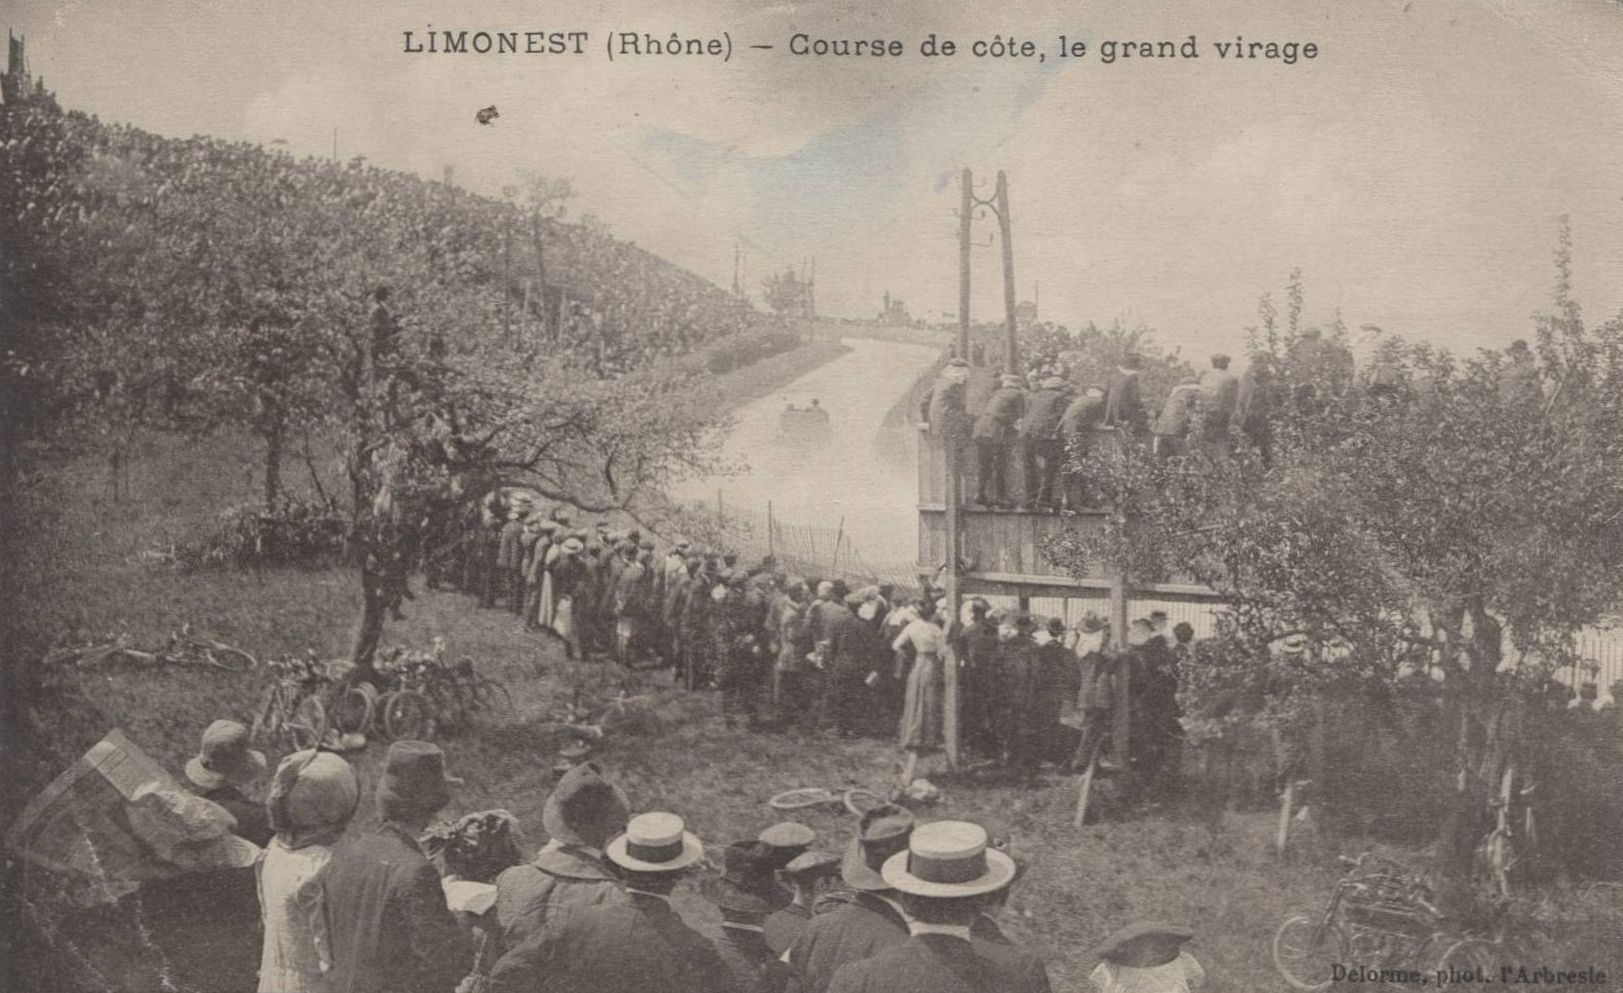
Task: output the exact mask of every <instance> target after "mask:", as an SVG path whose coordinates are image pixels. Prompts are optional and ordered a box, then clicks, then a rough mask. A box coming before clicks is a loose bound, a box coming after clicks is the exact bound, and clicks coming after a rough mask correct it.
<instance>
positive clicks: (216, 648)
mask: <svg viewBox="0 0 1623 993" xmlns="http://www.w3.org/2000/svg"><path fill="white" fill-rule="evenodd" d="M203 661H204V662H206V663H207V664H209V665H212V666H214V667H215V668H216V669H224V670H225V671H226V672H247V671H248V670H249V669H252V668H254V667H255V666H257V665H259V660H258V659H256V658H254V657H253V656H252V655H249V654H248V653H247V652H245V651H243V650H242V649H240V648H232V647H231V646H230V645H220V644H214V645H209V646H207V647H206V648H204V649H203Z"/></svg>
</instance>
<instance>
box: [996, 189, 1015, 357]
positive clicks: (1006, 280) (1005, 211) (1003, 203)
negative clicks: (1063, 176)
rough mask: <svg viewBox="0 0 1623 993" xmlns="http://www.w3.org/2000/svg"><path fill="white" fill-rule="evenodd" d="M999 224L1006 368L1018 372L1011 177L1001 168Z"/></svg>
mask: <svg viewBox="0 0 1623 993" xmlns="http://www.w3.org/2000/svg"><path fill="white" fill-rule="evenodd" d="M997 225H998V229H999V231H1001V232H1002V234H1003V318H1004V321H1005V322H1006V323H1007V325H1008V333H1009V345H1008V353H1009V354H1008V359H1007V363H1008V364H1007V366H1006V368H1007V369H1008V371H1009V372H1011V373H1016V374H1018V373H1019V371H1020V329H1019V328H1018V327H1016V326H1015V320H1014V244H1013V242H1011V241H1010V240H1009V237H1010V236H1009V179H1008V177H1007V176H1005V175H1004V174H1003V170H1001V169H999V170H998V173H997Z"/></svg>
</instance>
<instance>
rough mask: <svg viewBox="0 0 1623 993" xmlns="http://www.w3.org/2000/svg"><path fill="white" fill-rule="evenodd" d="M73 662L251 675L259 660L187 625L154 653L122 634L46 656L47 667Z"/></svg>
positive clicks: (95, 666)
mask: <svg viewBox="0 0 1623 993" xmlns="http://www.w3.org/2000/svg"><path fill="white" fill-rule="evenodd" d="M70 663H71V664H72V665H73V666H74V667H76V668H78V669H82V670H86V671H90V670H94V669H99V668H102V667H104V666H113V665H119V664H127V665H135V666H145V667H151V666H159V665H184V666H197V667H201V668H213V669H223V670H225V671H226V672H247V671H248V670H249V669H252V668H254V667H255V666H257V665H258V664H259V661H258V660H257V659H255V658H254V657H253V656H252V655H250V654H249V653H247V652H245V651H243V650H242V649H240V648H237V647H235V646H233V645H228V644H226V643H225V642H223V641H219V640H217V639H215V638H210V637H208V636H206V635H201V634H198V633H196V632H194V631H193V630H192V626H191V624H190V623H186V624H182V625H181V626H180V630H179V631H177V632H175V633H174V634H171V635H170V636H169V640H168V641H166V642H164V643H163V644H162V645H160V646H159V647H157V648H154V649H150V650H146V649H140V648H136V647H135V646H134V645H133V644H131V642H130V637H129V635H128V634H119V635H113V636H110V637H109V638H108V639H107V640H106V641H102V642H96V643H92V644H88V645H64V646H62V647H60V648H54V649H52V650H51V651H49V652H47V653H46V654H45V664H46V665H47V666H57V665H67V664H70Z"/></svg>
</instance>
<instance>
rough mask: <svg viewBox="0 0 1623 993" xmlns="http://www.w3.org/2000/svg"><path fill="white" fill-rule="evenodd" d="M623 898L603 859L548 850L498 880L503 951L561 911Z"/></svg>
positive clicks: (571, 851)
mask: <svg viewBox="0 0 1623 993" xmlns="http://www.w3.org/2000/svg"><path fill="white" fill-rule="evenodd" d="M624 900H625V891H624V890H622V889H620V884H619V878H618V877H617V876H615V874H614V872H613V871H612V870H611V869H610V868H609V866H608V864H607V863H606V862H604V861H603V860H602V859H600V858H597V857H596V856H593V855H592V854H590V853H589V852H586V851H585V850H583V849H579V848H554V849H547V850H544V851H542V852H541V853H540V854H538V855H537V856H536V857H535V858H534V859H533V860H531V861H530V862H527V863H525V864H524V865H515V866H513V867H512V868H510V869H507V870H505V871H503V872H502V874H501V875H500V876H497V877H496V907H495V912H496V930H497V934H498V936H499V937H500V939H501V942H502V947H503V948H507V949H510V948H516V947H517V946H518V945H519V944H520V943H521V942H523V941H524V939H526V938H528V937H529V936H530V935H532V934H535V933H536V932H537V931H540V930H541V928H542V926H543V925H545V924H546V923H547V921H548V920H549V919H550V918H552V917H553V916H554V915H556V914H558V913H560V912H564V911H575V910H583V909H585V908H587V907H596V906H599V905H600V904H605V903H620V902H623V901H624Z"/></svg>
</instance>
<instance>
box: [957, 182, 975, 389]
mask: <svg viewBox="0 0 1623 993" xmlns="http://www.w3.org/2000/svg"><path fill="white" fill-rule="evenodd" d="M974 182H975V177H974V176H973V175H971V173H970V171H969V170H968V169H965V170H964V174H963V175H962V176H961V177H959V180H958V185H959V188H960V189H959V197H958V356H959V358H962V359H963V360H964V361H965V362H968V361H969V238H970V231H969V227H970V217H971V215H972V214H974V212H975V195H974V194H973V193H972V192H971V191H970V188H971V187H972V186H973V185H974Z"/></svg>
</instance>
